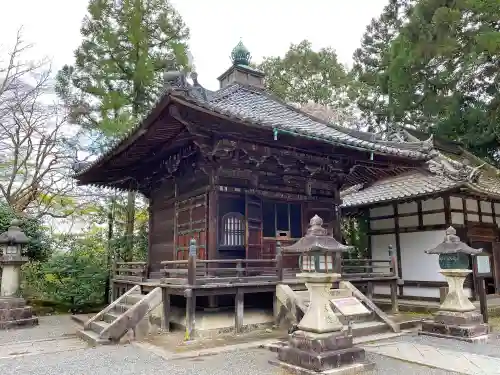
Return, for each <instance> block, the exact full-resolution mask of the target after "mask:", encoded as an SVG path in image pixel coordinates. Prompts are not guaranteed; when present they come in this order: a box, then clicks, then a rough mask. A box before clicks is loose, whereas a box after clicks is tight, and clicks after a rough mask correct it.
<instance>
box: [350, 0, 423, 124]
mask: <svg viewBox="0 0 500 375" xmlns="http://www.w3.org/2000/svg"><path fill="white" fill-rule="evenodd" d="M414 3H415V1H414V0H389V4H388V5H387V6H386V7H385V8H384V9H383V11H382V14H381V15H380V16H379V17H378V18H373V19H372V20H371V22H370V24H369V25H368V26H367V28H366V31H365V33H364V35H363V38H362V40H361V46H360V47H359V48H358V49H356V51H355V52H354V56H353V60H354V65H353V69H352V72H351V73H352V75H353V76H354V78H355V79H356V82H357V84H356V85H355V86H354V87H355V88H356V89H357V95H356V96H357V104H358V107H359V109H360V110H361V111H362V113H363V117H364V118H365V119H366V120H367V121H368V123H369V124H370V125H372V126H373V127H374V128H377V130H381V129H384V128H385V127H386V125H387V123H388V122H393V121H394V118H393V117H394V116H393V114H392V110H391V94H390V86H389V84H388V82H389V78H388V64H389V62H390V55H389V54H390V48H391V43H392V41H393V40H394V39H395V38H396V37H397V36H398V35H399V30H400V29H401V27H402V26H403V24H404V23H405V22H406V20H407V19H408V17H409V15H410V14H411V11H412V9H413V5H414Z"/></svg>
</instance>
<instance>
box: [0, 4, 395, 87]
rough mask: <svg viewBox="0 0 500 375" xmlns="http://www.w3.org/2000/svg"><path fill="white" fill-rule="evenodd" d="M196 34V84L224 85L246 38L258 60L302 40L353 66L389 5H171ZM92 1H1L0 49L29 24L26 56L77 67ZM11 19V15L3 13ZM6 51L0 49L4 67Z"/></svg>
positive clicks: (193, 49) (56, 65)
mask: <svg viewBox="0 0 500 375" xmlns="http://www.w3.org/2000/svg"><path fill="white" fill-rule="evenodd" d="M171 2H172V3H173V4H174V6H175V7H176V9H177V10H178V11H179V13H180V14H181V15H182V17H183V19H184V22H185V23H186V24H187V25H188V26H189V28H190V31H191V39H190V49H191V52H192V55H193V57H194V63H195V66H196V70H197V72H198V77H199V78H198V79H199V81H200V83H201V84H202V85H204V86H205V87H206V88H208V89H211V90H214V89H217V88H218V82H217V77H218V76H219V75H220V74H222V73H223V72H224V71H225V70H226V69H227V68H228V67H229V66H230V60H229V55H230V53H231V50H232V49H233V47H234V46H235V45H236V44H237V43H238V42H239V41H240V39H241V40H242V42H243V44H245V46H246V47H247V48H248V50H249V51H250V52H251V54H252V61H253V62H255V63H259V62H260V61H261V60H262V58H263V57H265V56H277V55H281V56H282V55H284V54H285V53H286V51H287V50H288V48H289V46H290V44H291V43H299V42H300V41H302V40H304V39H308V40H309V41H311V42H312V44H313V47H314V48H315V49H319V48H322V47H332V48H334V49H335V50H336V51H337V54H338V56H339V60H340V61H341V62H342V63H344V64H347V65H350V64H351V61H352V53H353V52H354V50H355V49H356V48H357V47H358V46H359V44H360V40H361V37H362V35H363V32H364V30H365V27H366V25H367V24H368V23H369V22H370V20H371V18H373V17H377V16H378V15H379V14H380V12H381V11H382V8H383V7H384V6H385V5H386V3H388V0H347V1H346V0H307V1H299V0H288V1H286V0H253V1H248V0H247V1H234V0H171ZM87 3H88V0H0V9H2V14H3V15H4V16H3V17H2V22H0V46H1V47H3V48H2V49H5V48H8V46H9V45H12V43H13V42H14V40H15V35H16V31H17V29H18V28H19V27H21V26H22V27H23V35H24V39H25V40H26V41H27V42H30V43H32V44H34V47H33V49H32V50H31V51H30V56H27V58H30V59H37V58H42V57H44V56H46V57H49V58H51V59H52V61H53V68H54V70H57V69H58V68H60V67H61V66H63V65H64V64H71V63H72V61H73V51H74V50H75V49H76V48H77V47H78V45H79V44H80V32H79V29H80V25H81V21H82V19H83V17H84V16H85V13H86V7H87ZM5 15H9V16H5ZM4 57H5V54H4V53H3V51H2V50H0V62H1V61H2V60H4Z"/></svg>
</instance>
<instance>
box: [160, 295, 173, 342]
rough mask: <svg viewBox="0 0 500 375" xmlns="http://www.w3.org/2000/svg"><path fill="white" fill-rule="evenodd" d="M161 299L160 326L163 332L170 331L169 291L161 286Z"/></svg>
mask: <svg viewBox="0 0 500 375" xmlns="http://www.w3.org/2000/svg"><path fill="white" fill-rule="evenodd" d="M161 292H162V300H163V320H162V322H161V328H162V329H163V330H164V331H165V332H169V331H170V310H171V305H170V293H169V290H168V289H167V288H162V290H161Z"/></svg>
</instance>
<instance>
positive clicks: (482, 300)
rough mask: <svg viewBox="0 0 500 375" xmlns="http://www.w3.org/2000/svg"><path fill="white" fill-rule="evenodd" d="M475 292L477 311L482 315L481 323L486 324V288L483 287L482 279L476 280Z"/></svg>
mask: <svg viewBox="0 0 500 375" xmlns="http://www.w3.org/2000/svg"><path fill="white" fill-rule="evenodd" d="M477 286H478V288H477V292H478V294H479V310H480V311H481V314H482V315H483V321H484V322H485V323H488V302H487V300H486V286H485V285H484V277H479V278H478V280H477Z"/></svg>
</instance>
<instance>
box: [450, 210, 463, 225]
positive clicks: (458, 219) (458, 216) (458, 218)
mask: <svg viewBox="0 0 500 375" xmlns="http://www.w3.org/2000/svg"><path fill="white" fill-rule="evenodd" d="M451 222H452V224H464V214H463V213H462V212H452V213H451Z"/></svg>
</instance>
